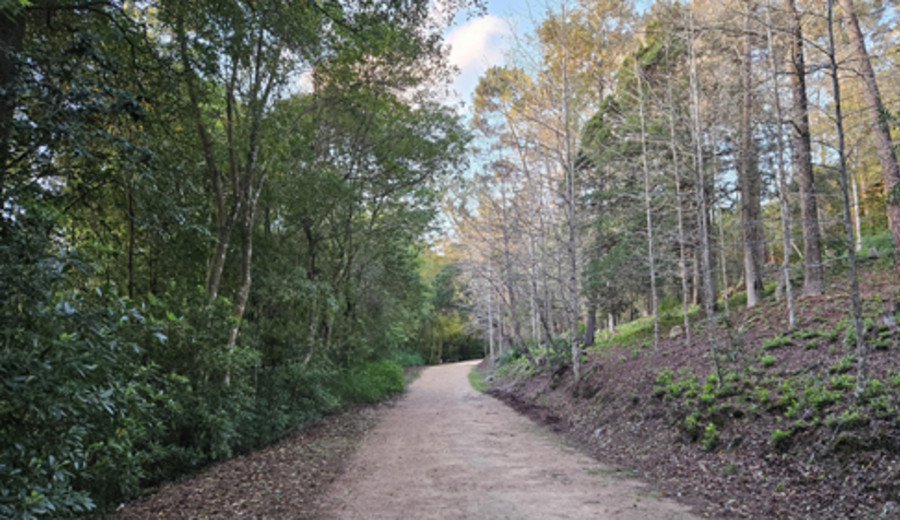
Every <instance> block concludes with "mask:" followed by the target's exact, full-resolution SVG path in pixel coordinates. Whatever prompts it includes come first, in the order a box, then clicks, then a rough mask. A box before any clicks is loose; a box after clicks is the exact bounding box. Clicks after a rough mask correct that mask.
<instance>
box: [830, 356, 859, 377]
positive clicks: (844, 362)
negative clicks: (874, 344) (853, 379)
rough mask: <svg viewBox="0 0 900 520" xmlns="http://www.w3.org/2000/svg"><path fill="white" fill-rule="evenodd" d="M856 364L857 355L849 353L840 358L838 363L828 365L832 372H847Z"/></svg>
mask: <svg viewBox="0 0 900 520" xmlns="http://www.w3.org/2000/svg"><path fill="white" fill-rule="evenodd" d="M855 364H856V357H855V356H852V355H847V356H844V357H842V358H841V359H840V360H838V362H837V363H835V364H833V365H831V366H829V367H828V371H829V372H831V373H832V374H845V373H847V372H849V371H851V370H852V369H853V365H855Z"/></svg>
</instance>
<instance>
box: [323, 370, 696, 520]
mask: <svg viewBox="0 0 900 520" xmlns="http://www.w3.org/2000/svg"><path fill="white" fill-rule="evenodd" d="M476 364H477V362H464V363H456V364H451V365H441V366H437V367H431V368H428V369H427V370H425V372H423V374H422V375H421V377H419V379H417V380H416V381H415V382H414V383H413V384H412V386H411V387H410V390H409V393H408V394H407V395H406V396H405V397H404V398H403V399H401V400H400V401H399V402H398V403H397V405H396V406H395V407H393V408H392V409H391V410H388V411H386V413H385V415H384V416H383V417H382V419H381V422H380V423H379V424H378V426H377V427H376V428H375V429H374V430H373V431H372V432H371V433H370V434H369V435H368V436H367V437H366V438H365V440H364V441H363V443H362V445H361V446H360V447H359V449H358V450H357V452H356V453H355V454H354V456H353V457H352V459H351V460H350V463H349V467H348V469H347V471H346V472H344V473H343V475H342V476H341V477H339V478H338V479H337V480H336V481H335V482H334V483H333V484H332V486H331V488H330V490H329V492H328V496H327V497H326V499H325V502H324V504H323V505H324V508H323V509H322V510H321V512H322V517H323V518H325V519H347V520H377V519H417V520H424V519H492V520H493V519H510V520H513V519H515V520H523V519H541V520H544V519H582V518H584V519H602V520H606V519H610V520H612V519H615V520H650V519H652V520H688V519H693V518H696V517H695V516H693V515H691V514H690V512H689V511H688V509H687V507H685V506H683V505H681V504H678V503H676V502H673V501H670V500H666V499H661V498H658V497H657V496H655V495H654V494H653V493H652V492H651V491H650V490H649V489H647V488H646V486H644V485H643V484H641V483H639V482H636V481H632V480H629V479H625V478H624V477H622V476H621V475H620V474H618V473H616V472H615V471H614V470H612V469H611V468H608V467H606V466H603V465H601V464H599V463H598V462H597V461H595V460H593V459H591V458H589V457H588V456H586V455H583V454H581V453H579V452H577V451H576V450H574V449H572V448H569V447H566V446H564V445H563V444H562V443H561V441H560V440H559V438H558V437H556V436H554V435H552V434H550V433H548V432H546V431H545V430H543V429H541V428H540V427H538V426H536V425H535V424H534V423H532V422H531V421H530V420H528V419H527V418H525V417H523V416H521V415H519V414H517V413H516V412H515V411H513V410H511V409H510V408H508V407H507V406H505V405H504V404H502V403H500V402H499V401H497V400H496V399H494V398H492V397H489V396H487V395H484V394H481V393H479V392H476V391H475V390H473V389H472V388H471V386H470V385H469V382H468V378H467V375H468V372H469V370H471V369H472V367H473V366H475V365H476Z"/></svg>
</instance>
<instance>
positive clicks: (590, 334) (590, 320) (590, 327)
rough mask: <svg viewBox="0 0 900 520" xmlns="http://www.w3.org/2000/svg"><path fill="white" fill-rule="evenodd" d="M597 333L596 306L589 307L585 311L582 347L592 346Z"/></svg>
mask: <svg viewBox="0 0 900 520" xmlns="http://www.w3.org/2000/svg"><path fill="white" fill-rule="evenodd" d="M596 333H597V306H596V305H591V306H590V307H589V308H588V310H587V319H586V320H585V323H584V346H585V348H587V347H591V346H593V345H594V334H596Z"/></svg>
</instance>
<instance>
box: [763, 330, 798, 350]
mask: <svg viewBox="0 0 900 520" xmlns="http://www.w3.org/2000/svg"><path fill="white" fill-rule="evenodd" d="M791 341H792V340H791V336H790V335H786V334H780V335H778V336H774V337H771V338H768V339H765V340H763V343H762V348H763V349H764V350H773V349H777V348H781V347H786V346H788V345H790V344H791Z"/></svg>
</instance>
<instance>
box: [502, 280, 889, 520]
mask: <svg viewBox="0 0 900 520" xmlns="http://www.w3.org/2000/svg"><path fill="white" fill-rule="evenodd" d="M831 278H832V280H831V281H832V283H833V284H834V285H832V287H831V288H830V289H829V291H828V292H827V293H826V294H824V295H822V296H815V297H806V298H801V299H799V300H798V301H797V302H796V303H797V326H796V327H795V329H794V330H793V331H788V327H787V317H786V316H787V312H786V311H785V305H784V303H783V302H775V301H774V299H773V298H772V297H771V296H769V297H768V298H767V299H766V300H765V301H764V302H763V304H762V305H760V306H758V307H757V308H755V309H752V310H749V311H748V310H746V309H745V308H744V307H743V306H742V305H741V306H739V305H735V304H736V303H738V302H737V301H732V305H731V310H732V312H731V315H730V317H727V318H725V317H722V318H721V319H720V323H719V326H718V328H717V330H716V336H717V339H718V342H719V346H720V348H721V350H720V353H721V355H720V359H719V365H720V373H721V381H720V380H719V378H717V376H716V372H715V368H714V364H713V362H712V361H713V358H712V357H711V354H710V347H709V344H708V343H707V341H706V337H707V335H706V331H705V330H704V329H702V322H703V320H702V319H701V317H700V316H694V317H693V322H692V328H693V329H695V330H693V331H692V332H693V336H694V340H693V341H692V342H691V343H690V344H686V341H685V338H684V336H683V335H681V336H679V337H676V338H669V337H668V336H669V334H668V332H669V330H670V328H671V327H672V326H674V325H676V324H678V323H680V322H681V317H680V315H679V316H668V317H666V318H665V319H664V320H662V323H663V325H664V326H665V327H664V328H663V329H662V330H663V331H664V332H665V335H664V337H665V338H666V339H664V340H661V341H660V346H659V348H658V349H657V350H656V351H654V350H653V349H652V347H651V345H652V342H651V341H649V340H648V338H649V337H650V336H649V334H650V333H651V330H652V325H651V323H650V322H649V320H647V319H644V320H642V321H638V322H633V323H631V324H626V325H624V326H622V327H621V328H620V330H619V332H618V333H617V334H616V335H614V336H613V337H612V338H610V339H608V340H606V341H603V342H601V343H600V344H599V345H598V346H597V347H594V348H592V349H590V351H589V352H588V353H587V355H586V364H585V374H586V376H585V379H584V380H583V384H582V388H581V397H578V398H576V397H573V394H574V392H573V390H574V389H573V381H572V373H571V370H570V368H569V366H568V364H567V361H566V357H565V354H564V353H563V352H560V353H558V354H554V353H552V352H551V353H545V354H544V357H543V362H542V368H541V369H540V370H539V371H538V373H537V375H534V374H533V373H532V371H531V369H530V368H529V367H528V365H527V363H526V362H525V361H524V359H521V358H515V356H509V355H508V356H506V358H505V359H504V360H503V361H502V362H501V363H499V364H498V367H497V370H496V372H495V377H494V380H493V385H492V389H491V390H490V392H491V393H492V394H493V395H494V396H496V397H499V398H501V399H503V400H504V401H506V402H507V403H509V404H511V405H512V406H514V407H516V408H517V409H519V410H520V411H522V412H524V413H526V414H528V415H530V416H532V417H533V418H535V419H537V420H539V421H541V422H543V423H545V424H548V425H550V426H551V427H552V428H553V429H554V430H556V431H560V432H564V433H565V434H567V435H568V436H569V437H570V438H571V439H573V440H575V441H576V442H577V443H579V444H580V445H582V446H583V447H585V448H586V449H588V450H589V451H590V452H592V453H593V454H594V455H596V456H597V457H598V458H599V459H601V460H603V461H608V462H612V463H615V464H618V465H619V466H620V467H621V468H622V469H623V470H625V471H626V472H628V473H630V474H634V475H638V476H640V477H642V478H645V479H647V480H649V481H652V482H653V483H654V484H655V485H656V486H657V487H659V488H661V489H662V490H664V491H665V492H666V493H669V494H672V495H675V496H678V497H681V499H682V500H683V501H685V502H687V503H690V504H693V505H695V506H697V507H698V508H699V509H701V510H703V511H705V512H706V513H707V514H709V515H710V516H713V517H718V518H773V519H775V518H779V519H782V518H783V519H790V518H798V519H801V518H802V519H807V518H808V519H835V518H853V519H856V518H859V519H870V518H897V517H898V516H900V411H898V410H900V360H898V354H900V351H898V349H900V330H898V327H897V326H896V324H895V323H896V321H897V320H896V319H893V309H894V303H895V300H896V298H897V296H898V289H900V284H898V280H897V277H896V275H895V274H894V273H893V272H891V271H890V270H889V269H887V268H885V267H884V266H883V265H881V264H878V263H874V264H871V265H868V266H866V267H865V269H864V271H863V276H862V278H863V280H862V281H863V284H862V285H863V287H862V289H863V297H864V309H865V318H866V330H867V333H866V341H867V342H868V343H869V345H870V346H871V357H870V367H871V373H870V379H869V382H868V384H867V386H866V392H865V395H864V396H863V398H862V399H861V400H857V399H856V398H855V397H854V387H855V383H856V376H855V374H856V358H855V357H854V355H853V354H854V342H855V341H854V337H853V336H852V334H853V332H852V330H853V327H852V322H851V321H850V318H849V317H848V314H849V311H848V309H849V308H850V304H849V296H848V294H847V291H846V288H845V287H844V286H842V285H841V284H840V282H839V281H840V280H841V279H842V278H843V276H842V275H840V273H832V275H831ZM735 300H737V298H735Z"/></svg>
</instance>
